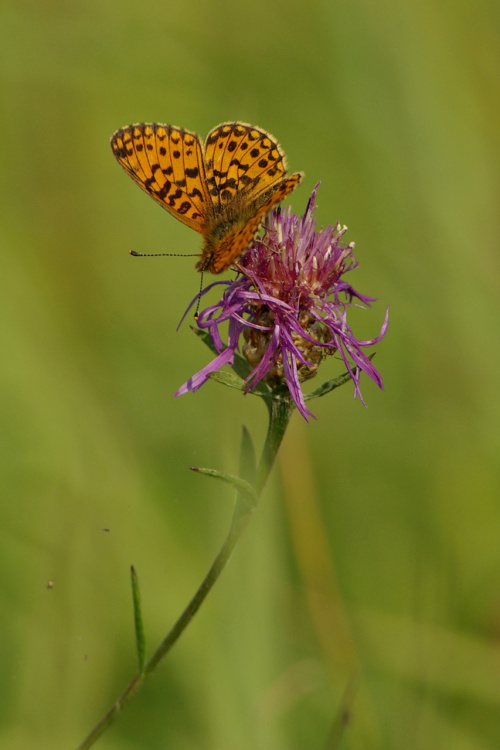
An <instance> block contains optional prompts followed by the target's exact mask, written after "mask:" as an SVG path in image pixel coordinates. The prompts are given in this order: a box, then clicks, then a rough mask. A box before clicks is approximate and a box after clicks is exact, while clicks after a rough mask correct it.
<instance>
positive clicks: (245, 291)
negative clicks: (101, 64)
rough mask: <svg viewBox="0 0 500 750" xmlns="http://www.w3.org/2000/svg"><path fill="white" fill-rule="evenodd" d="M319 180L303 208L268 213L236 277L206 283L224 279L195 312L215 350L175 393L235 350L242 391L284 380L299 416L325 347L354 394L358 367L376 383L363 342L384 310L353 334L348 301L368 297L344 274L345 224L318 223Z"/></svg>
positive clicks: (194, 386) (349, 249)
mask: <svg viewBox="0 0 500 750" xmlns="http://www.w3.org/2000/svg"><path fill="white" fill-rule="evenodd" d="M318 186H319V183H318V185H316V187H315V188H314V190H313V192H312V195H311V197H310V199H309V202H308V204H307V208H306V211H305V213H304V215H303V216H298V215H296V214H293V213H292V211H291V209H288V210H287V211H284V212H281V211H280V210H279V209H278V210H275V211H273V212H272V213H270V214H269V215H268V216H267V218H266V220H265V223H264V232H263V236H262V237H259V238H256V239H255V240H254V242H253V243H252V245H251V246H250V247H249V248H248V250H247V251H246V252H245V254H244V255H243V256H242V257H241V258H240V261H239V263H238V264H237V268H238V270H239V275H238V277H237V278H236V279H235V280H234V281H222V282H215V284H212V285H211V286H209V287H207V289H205V290H204V293H206V292H207V291H208V290H209V289H211V288H213V287H214V286H216V285H218V284H222V285H224V286H225V287H226V288H225V290H224V293H223V295H222V299H221V300H220V301H219V302H217V303H216V304H215V305H212V306H211V307H208V308H206V309H205V310H203V311H202V312H201V313H200V314H199V316H198V318H197V324H198V326H199V328H200V329H203V330H205V331H208V332H209V334H210V337H211V340H212V343H213V346H214V348H215V350H216V351H217V352H218V354H217V356H216V357H215V359H213V360H212V361H211V362H210V363H209V364H207V365H206V366H205V367H204V368H203V369H202V370H200V371H199V372H198V373H196V375H193V376H192V377H191V378H190V379H189V380H188V381H187V382H186V383H184V385H182V386H181V387H180V388H179V390H178V391H177V392H176V393H175V394H174V395H176V396H180V395H182V394H184V393H187V392H188V391H196V390H198V388H200V387H201V386H202V385H203V383H205V382H206V381H207V379H208V377H209V375H210V373H212V372H215V371H216V370H219V369H220V368H221V367H222V366H223V365H232V364H233V362H234V358H235V355H236V352H237V351H241V353H242V354H243V356H244V357H245V358H246V360H247V362H248V363H249V365H250V367H251V371H250V374H249V375H248V376H247V378H246V380H245V391H250V390H252V389H253V388H255V386H257V384H258V383H261V382H264V383H266V384H267V385H268V386H269V388H270V389H271V390H283V389H284V388H287V389H288V391H289V393H290V395H291V397H292V399H293V401H294V402H295V405H296V407H297V409H298V410H299V411H300V413H301V414H302V416H303V417H304V418H305V419H308V417H310V416H314V415H313V414H312V413H311V412H310V411H309V410H308V409H307V407H306V404H305V400H304V394H303V393H302V389H301V383H302V382H303V381H305V380H308V379H309V378H311V377H313V376H314V375H316V373H317V370H318V367H319V365H320V364H321V362H322V361H323V360H324V359H325V357H326V356H328V355H330V356H331V355H333V354H337V355H338V356H340V357H341V358H342V360H343V361H344V364H345V366H346V368H347V370H348V372H349V374H350V376H351V379H352V381H353V383H354V394H355V396H360V398H361V400H362V396H361V391H360V385H359V379H360V374H361V372H365V373H366V374H367V375H368V376H369V377H370V378H371V379H372V380H373V381H374V382H375V383H377V385H378V386H379V387H380V388H382V379H381V377H380V375H379V373H378V371H377V370H376V368H375V367H374V366H373V364H372V362H371V360H370V358H369V357H368V356H367V355H366V354H365V353H364V349H366V348H368V347H371V346H373V345H374V344H376V343H377V342H378V341H380V339H381V338H382V337H383V336H384V335H385V332H386V330H387V325H388V316H387V314H386V317H385V320H384V323H383V325H382V328H381V330H380V333H379V334H378V336H377V337H376V338H373V339H370V340H367V341H366V340H365V341H362V340H359V339H357V338H356V337H355V336H354V334H353V332H352V330H351V328H350V327H349V325H348V323H347V311H348V309H349V307H351V306H353V305H358V306H362V305H366V306H369V305H370V302H373V301H374V298H373V297H366V296H364V295H362V294H359V292H356V291H355V290H354V289H353V287H352V286H351V285H350V284H348V283H347V282H346V281H344V280H343V278H342V277H343V275H344V274H345V273H347V272H348V271H352V270H353V269H354V268H356V266H357V261H356V259H355V258H354V255H353V248H354V243H352V242H351V243H349V244H348V245H344V244H343V243H342V238H343V236H344V234H345V233H346V231H347V228H346V227H341V226H340V224H339V223H338V222H337V224H335V226H331V225H329V226H327V227H326V228H325V229H321V230H319V231H316V221H315V218H314V213H315V199H316V192H317V189H318ZM226 321H228V322H229V325H228V331H227V343H223V340H222V336H221V330H220V328H221V326H222V324H223V323H225V322H226Z"/></svg>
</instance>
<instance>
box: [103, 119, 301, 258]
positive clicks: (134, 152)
mask: <svg viewBox="0 0 500 750" xmlns="http://www.w3.org/2000/svg"><path fill="white" fill-rule="evenodd" d="M111 148H112V150H113V153H114V155H115V157H116V159H117V161H118V163H119V164H121V166H122V167H123V169H124V170H125V171H126V172H127V173H128V174H129V175H130V176H131V177H132V179H133V180H134V182H136V183H137V184H138V185H139V187H141V188H142V189H143V190H145V191H146V192H147V193H149V195H150V196H151V197H152V198H154V200H155V201H156V202H157V203H159V204H160V206H163V208H165V209H166V210H167V211H168V212H169V213H170V214H172V216H175V218H176V219H179V221H182V223H183V224H186V225H187V226H188V227H191V228H192V229H195V230H196V231H197V232H199V233H200V234H201V235H202V237H203V248H202V251H201V256H200V259H199V261H198V263H197V265H196V268H197V270H198V271H210V272H211V273H221V272H222V271H224V270H225V269H226V268H229V266H230V265H231V264H232V263H234V261H235V260H236V259H237V258H238V257H239V256H240V255H241V254H242V253H243V251H244V250H246V249H247V247H248V246H249V245H250V244H251V242H252V240H253V238H254V236H255V234H256V233H257V231H258V229H259V226H260V224H261V222H262V220H263V219H264V217H265V216H266V214H267V213H268V212H269V211H270V210H271V209H272V208H274V207H275V206H277V205H278V204H279V203H281V202H282V201H283V200H284V199H285V198H286V196H287V195H288V194H289V193H291V192H292V190H295V188H296V187H297V186H298V185H299V184H300V182H301V181H302V178H303V176H304V175H303V173H302V172H295V173H294V174H292V175H290V176H287V170H286V159H285V154H284V153H283V150H282V149H281V146H280V145H279V143H278V141H277V140H276V139H275V138H274V137H273V136H272V135H270V134H269V133H267V132H266V131H265V130H262V128H258V127H255V126H254V125H247V124H246V123H243V122H224V123H222V124H221V125H217V127H215V128H213V130H211V131H210V133H209V134H208V135H207V137H206V140H205V143H203V142H202V141H201V138H200V136H199V135H198V134H197V133H192V132H191V131H189V130H184V128H177V127H175V126H174V125H162V124H160V123H140V124H137V125H129V126H128V127H125V128H122V129H121V130H117V131H116V133H114V134H113V136H112V138H111Z"/></svg>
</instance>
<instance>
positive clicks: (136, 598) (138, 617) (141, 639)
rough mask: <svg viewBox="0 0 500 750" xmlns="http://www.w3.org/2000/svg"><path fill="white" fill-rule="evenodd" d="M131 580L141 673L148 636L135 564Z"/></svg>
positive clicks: (141, 671) (136, 642) (144, 661)
mask: <svg viewBox="0 0 500 750" xmlns="http://www.w3.org/2000/svg"><path fill="white" fill-rule="evenodd" d="M130 581H131V583H132V601H133V604H134V624H135V645H136V648H137V661H138V665H139V674H140V675H142V674H143V672H144V664H145V663H146V636H145V634H144V626H143V624H142V613H141V596H140V591H139V579H138V578H137V573H136V571H135V568H134V566H133V565H131V566H130Z"/></svg>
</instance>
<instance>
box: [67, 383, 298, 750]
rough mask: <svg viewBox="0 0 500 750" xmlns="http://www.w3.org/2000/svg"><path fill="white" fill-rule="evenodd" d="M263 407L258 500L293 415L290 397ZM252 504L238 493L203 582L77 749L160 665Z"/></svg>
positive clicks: (223, 560) (92, 740)
mask: <svg viewBox="0 0 500 750" xmlns="http://www.w3.org/2000/svg"><path fill="white" fill-rule="evenodd" d="M266 404H267V407H268V411H269V427H268V431H267V436H266V440H265V443H264V448H263V450H262V457H261V460H260V464H259V466H258V468H257V477H256V480H255V489H256V493H257V497H260V495H261V493H262V490H263V489H264V486H265V484H266V481H267V479H268V477H269V474H270V473H271V469H272V467H273V464H274V461H275V458H276V455H277V453H278V450H279V447H280V445H281V441H282V440H283V437H284V435H285V432H286V428H287V426H288V423H289V421H290V417H291V416H292V412H293V402H292V401H291V399H290V398H286V397H283V398H273V399H269V400H266ZM256 505H257V501H254V500H251V499H250V498H249V497H248V496H247V495H244V494H243V493H240V492H239V493H238V495H237V498H236V506H235V509H234V513H233V518H232V521H231V527H230V529H229V532H228V534H227V536H226V538H225V540H224V543H223V544H222V547H221V548H220V550H219V552H218V554H217V556H216V558H215V560H214V561H213V563H212V565H211V567H210V570H209V571H208V573H207V575H206V576H205V578H204V579H203V581H202V583H201V585H200V586H199V588H198V590H197V591H196V593H195V595H194V596H193V598H192V599H191V601H190V602H189V604H188V605H187V607H186V609H185V610H184V612H183V613H182V614H181V616H180V617H179V619H178V620H177V622H176V623H175V624H174V626H173V627H172V629H171V630H170V632H169V633H167V635H166V636H165V638H164V639H163V641H162V642H161V643H160V645H159V646H158V648H157V649H156V651H155V653H154V654H153V656H152V657H151V659H150V660H149V661H148V663H147V664H146V665H145V667H144V671H143V672H142V674H137V675H136V676H135V677H134V678H133V679H132V680H131V682H130V683H129V684H128V685H127V687H126V688H125V690H124V691H123V693H122V694H121V695H120V697H119V698H118V699H117V700H116V701H115V702H114V703H113V705H112V706H111V708H110V709H109V710H108V711H107V712H106V713H105V714H104V716H103V717H102V719H101V720H100V721H99V722H98V724H96V726H95V727H94V728H93V729H92V731H91V732H90V734H89V735H88V736H87V737H86V738H85V740H84V741H83V742H82V743H81V744H80V745H78V748H77V750H88V748H90V747H92V746H93V745H94V743H95V742H96V741H97V740H98V738H99V737H100V736H101V735H102V734H103V733H104V732H105V731H106V729H107V728H108V727H110V726H111V725H112V724H113V723H114V722H115V720H116V719H117V718H118V716H119V715H120V714H121V712H122V711H123V709H124V708H125V706H126V705H127V704H128V703H129V702H130V701H131V699H132V698H133V697H134V696H135V695H136V694H137V693H138V692H139V690H140V689H141V688H142V686H143V684H144V683H145V682H146V680H147V679H148V677H150V675H151V674H152V673H153V672H154V671H155V669H156V667H157V666H158V665H159V664H160V662H161V661H163V659H164V658H165V656H166V655H167V654H168V652H169V651H170V649H171V648H172V646H173V645H174V644H175V643H176V641H177V640H178V638H179V637H180V636H181V635H182V633H183V632H184V630H185V629H186V627H187V626H188V625H189V623H190V622H191V620H192V619H193V617H194V616H195V614H196V612H197V611H198V609H199V608H200V606H201V605H202V604H203V602H204V600H205V598H206V597H207V595H208V594H209V592H210V591H211V590H212V587H213V585H214V584H215V582H216V581H217V579H218V578H219V576H220V574H221V573H222V571H223V570H224V568H225V567H226V563H227V562H228V560H229V558H230V557H231V554H232V552H233V549H234V547H235V546H236V543H237V542H238V540H239V538H240V536H241V535H242V534H243V532H244V530H245V528H246V527H247V524H248V522H249V521H250V518H251V516H252V513H253V511H254V510H255V507H256Z"/></svg>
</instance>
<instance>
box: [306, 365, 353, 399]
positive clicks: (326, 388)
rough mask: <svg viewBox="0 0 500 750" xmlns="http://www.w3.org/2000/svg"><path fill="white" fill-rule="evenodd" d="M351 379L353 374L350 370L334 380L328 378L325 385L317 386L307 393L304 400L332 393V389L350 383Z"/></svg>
mask: <svg viewBox="0 0 500 750" xmlns="http://www.w3.org/2000/svg"><path fill="white" fill-rule="evenodd" d="M350 379H351V374H350V373H349V372H344V374H343V375H339V377H338V378H333V380H327V381H326V383H323V385H320V386H319V388H316V389H315V390H314V391H310V392H309V393H305V394H304V401H310V400H311V399H312V398H318V397H319V396H325V395H326V394H327V393H330V391H333V390H335V388H338V387H339V386H341V385H344V383H348V382H349V380H350Z"/></svg>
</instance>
